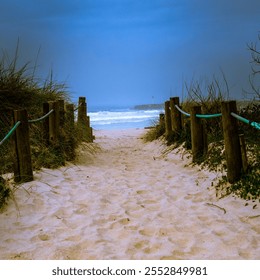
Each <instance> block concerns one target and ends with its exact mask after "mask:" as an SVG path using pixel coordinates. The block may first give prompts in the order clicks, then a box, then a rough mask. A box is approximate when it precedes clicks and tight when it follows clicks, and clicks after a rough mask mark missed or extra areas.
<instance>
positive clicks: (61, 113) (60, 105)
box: [57, 99, 65, 129]
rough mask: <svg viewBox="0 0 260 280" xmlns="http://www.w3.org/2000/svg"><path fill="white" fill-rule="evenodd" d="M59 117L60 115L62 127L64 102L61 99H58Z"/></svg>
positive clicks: (61, 125)
mask: <svg viewBox="0 0 260 280" xmlns="http://www.w3.org/2000/svg"><path fill="white" fill-rule="evenodd" d="M57 102H58V104H59V117H60V127H61V128H62V129H63V128H64V124H65V103H64V100H63V99H59V100H58V101H57Z"/></svg>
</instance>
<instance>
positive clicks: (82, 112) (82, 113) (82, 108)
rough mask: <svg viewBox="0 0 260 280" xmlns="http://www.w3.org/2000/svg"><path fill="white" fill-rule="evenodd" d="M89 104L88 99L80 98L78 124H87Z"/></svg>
mask: <svg viewBox="0 0 260 280" xmlns="http://www.w3.org/2000/svg"><path fill="white" fill-rule="evenodd" d="M86 115H87V104H86V97H79V108H78V124H81V125H85V124H86Z"/></svg>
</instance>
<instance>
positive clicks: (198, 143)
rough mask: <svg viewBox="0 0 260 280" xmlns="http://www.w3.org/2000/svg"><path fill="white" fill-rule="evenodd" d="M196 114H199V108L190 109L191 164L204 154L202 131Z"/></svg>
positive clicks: (200, 122)
mask: <svg viewBox="0 0 260 280" xmlns="http://www.w3.org/2000/svg"><path fill="white" fill-rule="evenodd" d="M196 114H201V107H200V106H193V107H192V108H191V115H190V117H191V119H190V121H191V146H192V158H193V162H198V161H199V160H200V159H201V157H202V156H203V154H204V131H203V125H202V121H201V119H200V118H197V117H196Z"/></svg>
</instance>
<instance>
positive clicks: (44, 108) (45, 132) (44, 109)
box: [42, 102, 50, 146]
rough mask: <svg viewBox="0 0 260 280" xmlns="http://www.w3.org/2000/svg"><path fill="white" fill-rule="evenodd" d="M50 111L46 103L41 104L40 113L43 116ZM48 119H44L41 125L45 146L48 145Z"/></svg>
mask: <svg viewBox="0 0 260 280" xmlns="http://www.w3.org/2000/svg"><path fill="white" fill-rule="evenodd" d="M49 111H50V105H49V103H48V102H45V103H43V104H42V112H43V115H46V114H47V113H49ZM49 118H50V117H48V118H45V119H44V120H43V123H42V129H43V141H44V143H45V145H46V146H48V145H49V144H50V125H49Z"/></svg>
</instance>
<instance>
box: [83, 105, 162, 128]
mask: <svg viewBox="0 0 260 280" xmlns="http://www.w3.org/2000/svg"><path fill="white" fill-rule="evenodd" d="M160 112H161V111H160V110H129V109H121V110H114V111H107V110H105V111H98V112H89V113H88V115H89V116H90V121H91V125H92V126H93V127H94V128H95V127H97V126H102V125H103V126H104V125H115V124H121V127H124V124H125V126H126V127H129V124H130V123H132V124H133V125H132V127H135V126H136V125H137V123H140V124H141V123H144V125H146V124H148V122H152V121H155V120H157V119H158V116H159V114H160ZM136 127H137V126H136ZM138 127H140V125H138Z"/></svg>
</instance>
